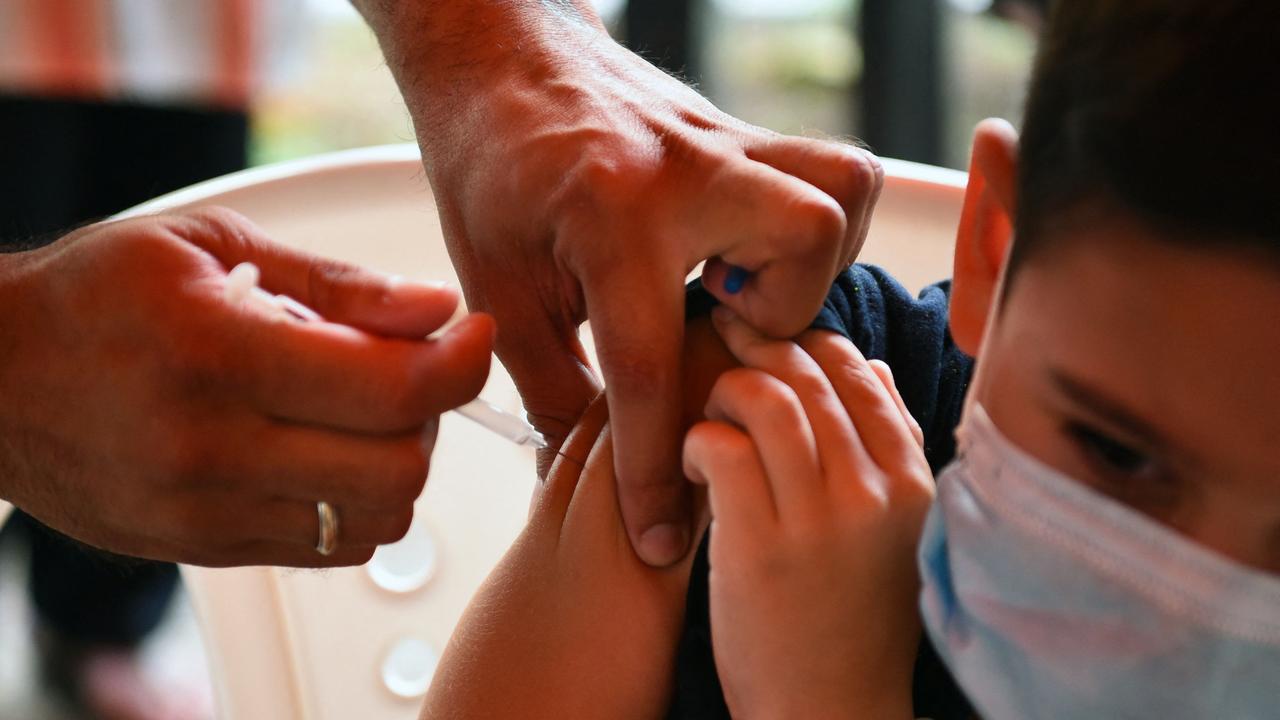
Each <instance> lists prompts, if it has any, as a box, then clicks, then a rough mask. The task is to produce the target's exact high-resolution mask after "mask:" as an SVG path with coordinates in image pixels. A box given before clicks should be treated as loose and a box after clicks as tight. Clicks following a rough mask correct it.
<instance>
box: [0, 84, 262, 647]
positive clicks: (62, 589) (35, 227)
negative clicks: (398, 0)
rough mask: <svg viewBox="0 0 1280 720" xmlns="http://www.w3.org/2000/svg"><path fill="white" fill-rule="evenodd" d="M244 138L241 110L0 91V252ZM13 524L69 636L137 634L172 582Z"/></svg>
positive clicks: (170, 181)
mask: <svg viewBox="0 0 1280 720" xmlns="http://www.w3.org/2000/svg"><path fill="white" fill-rule="evenodd" d="M247 141H248V119H247V115H246V114H245V113H244V112H236V111H222V110H218V111H208V110H201V109H185V108H170V107H154V106H146V105H135V104H127V103H95V102H82V101H63V100H48V99H36V98H23V97H12V96H0V252H12V251H16V250H22V249H28V248H32V247H37V246H39V245H42V244H45V243H48V242H52V241H53V240H55V239H57V238H58V237H59V236H60V235H62V234H63V233H64V232H65V231H67V230H69V229H71V228H74V227H75V226H78V225H81V224H84V223H86V222H91V221H95V220H100V219H102V218H104V217H106V216H108V215H111V214H114V213H116V212H119V211H121V210H125V209H127V208H129V207H131V206H133V205H137V204H138V203H140V202H143V201H145V200H148V199H150V198H152V197H155V196H156V195H161V194H164V193H166V192H170V191H172V190H177V189H179V188H182V187H185V186H187V185H190V184H192V183H195V182H199V181H201V180H205V179H208V178H211V177H216V176H218V175H223V174H225V173H228V172H232V171H235V170H239V169H241V168H243V167H244V166H245V164H246V152H247V150H246V149H247V144H248V143H247ZM125 280H127V278H126V279H125ZM3 311H4V308H0V312H3ZM104 311H110V308H104ZM85 371H86V372H92V371H93V369H92V368H85ZM3 401H4V399H3V398H0V402H3ZM14 535H21V536H23V537H24V539H25V540H26V542H27V544H28V545H29V546H30V548H31V578H30V583H31V585H30V590H31V595H32V600H33V602H34V604H35V607H36V611H37V614H38V615H39V617H40V620H41V623H42V625H43V626H44V627H45V628H46V629H48V630H52V631H54V632H55V633H57V634H58V635H60V636H61V637H62V638H64V639H65V640H68V641H73V642H77V643H107V644H113V645H133V644H136V643H138V642H140V641H141V640H142V638H143V637H145V636H146V634H147V633H148V632H150V631H151V630H152V629H154V627H155V626H156V625H157V624H158V623H159V622H160V620H161V618H162V617H163V614H164V611H165V608H166V606H167V605H168V602H169V599H170V597H171V596H172V595H173V592H174V588H175V587H176V584H177V580H178V573H177V568H176V567H175V566H173V565H171V564H168V563H155V562H145V561H138V560H126V559H122V558H118V557H115V556H111V555H108V554H106V553H101V552H98V551H95V550H91V549H89V548H86V547H85V546H83V545H80V544H79V543H76V542H75V541H73V540H70V539H68V538H66V537H64V536H62V535H60V534H59V533H57V532H56V531H54V530H50V529H49V528H46V527H45V526H43V525H41V524H40V523H39V522H38V521H36V520H34V519H32V518H31V517H30V516H27V515H25V514H23V513H21V512H17V511H15V513H14V516H13V518H12V520H11V521H10V522H9V524H8V525H7V526H6V532H5V533H4V536H6V537H12V536H14Z"/></svg>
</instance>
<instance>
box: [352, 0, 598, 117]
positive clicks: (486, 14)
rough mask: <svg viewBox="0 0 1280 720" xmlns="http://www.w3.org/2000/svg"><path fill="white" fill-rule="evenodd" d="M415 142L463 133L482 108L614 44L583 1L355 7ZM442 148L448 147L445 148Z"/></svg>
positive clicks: (372, 0)
mask: <svg viewBox="0 0 1280 720" xmlns="http://www.w3.org/2000/svg"><path fill="white" fill-rule="evenodd" d="M356 4H357V6H358V7H360V9H361V11H362V12H363V13H364V15H365V17H366V19H367V20H368V21H369V24H370V26H371V27H372V28H373V29H374V32H375V33H376V34H377V36H378V40H379V43H380V44H381V46H382V50H383V53H384V55H385V56H386V59H387V63H388V65H389V66H390V68H391V71H392V73H393V74H394V75H395V78H396V82H397V84H398V85H399V86H400V91H401V93H402V94H403V95H404V99H405V103H406V104H407V105H408V107H409V111H410V113H411V114H412V116H413V120H414V125H415V128H416V130H417V134H418V136H419V138H428V139H430V138H435V137H440V136H447V135H448V131H449V130H450V129H454V128H456V129H458V130H461V131H465V128H466V127H467V126H468V125H469V123H468V122H467V120H468V119H469V118H468V117H467V116H468V115H470V114H471V113H474V112H482V111H483V106H484V104H485V101H486V100H487V99H488V98H490V97H492V96H494V94H495V93H497V94H503V93H507V92H510V91H511V90H513V89H516V88H518V87H520V86H527V85H529V84H530V82H531V81H534V80H537V81H542V80H545V79H547V78H548V77H553V76H555V75H557V74H559V73H560V72H561V71H562V70H564V69H565V68H567V67H569V66H571V65H572V64H573V60H574V58H578V59H580V58H581V55H582V53H583V52H584V51H587V49H588V48H589V47H590V46H592V45H595V44H598V43H600V42H602V41H603V42H609V43H612V42H613V41H612V40H611V39H610V38H609V35H608V32H607V31H606V30H605V28H604V25H603V24H602V23H601V21H600V18H599V16H598V15H597V14H596V12H595V10H594V9H593V8H592V6H591V3H590V2H588V0H515V1H511V0H506V1H496V0H470V1H467V2H459V1H458V0H428V1H426V2H405V1H398V2H397V1H387V0H382V1H381V2H379V1H378V0H357V2H356ZM444 142H451V140H445V141H444Z"/></svg>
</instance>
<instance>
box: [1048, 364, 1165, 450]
mask: <svg viewBox="0 0 1280 720" xmlns="http://www.w3.org/2000/svg"><path fill="white" fill-rule="evenodd" d="M1049 377H1050V378H1052V379H1053V383H1054V384H1055V385H1056V386H1057V387H1058V390H1059V391H1060V392H1061V393H1062V394H1064V395H1066V396H1067V397H1069V398H1071V399H1072V400H1073V401H1075V402H1076V403H1078V404H1080V405H1083V406H1085V407H1086V408H1088V409H1089V410H1090V411H1092V412H1093V413H1095V414H1096V415H1098V416H1100V417H1102V418H1103V419H1105V420H1107V421H1109V422H1110V423H1112V424H1114V425H1116V426H1117V428H1118V429H1120V430H1122V431H1124V432H1126V433H1128V434H1130V435H1132V436H1133V438H1134V439H1135V440H1138V441H1140V442H1142V443H1144V444H1145V445H1147V447H1149V448H1150V449H1152V450H1164V449H1167V448H1168V447H1169V442H1168V440H1166V439H1165V436H1164V435H1163V434H1162V433H1161V432H1160V431H1159V430H1157V429H1156V428H1155V425H1154V424H1153V423H1150V422H1148V421H1146V420H1144V419H1142V418H1141V417H1140V416H1139V415H1138V413H1136V412H1134V411H1132V410H1130V409H1129V408H1127V407H1125V405H1124V403H1122V402H1120V401H1119V400H1116V399H1114V398H1111V397H1108V396H1107V394H1106V393H1105V392H1103V391H1101V390H1099V389H1097V388H1096V387H1092V386H1090V385H1089V384H1088V383H1087V382H1084V381H1082V380H1080V379H1078V378H1073V377H1071V376H1070V375H1069V374H1068V373H1066V372H1064V371H1063V370H1061V369H1058V368H1050V369H1049Z"/></svg>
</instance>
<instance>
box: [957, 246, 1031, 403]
mask: <svg viewBox="0 0 1280 720" xmlns="http://www.w3.org/2000/svg"><path fill="white" fill-rule="evenodd" d="M1017 241H1018V238H1017V237H1016V236H1015V237H1013V238H1012V239H1011V240H1010V242H1009V244H1008V245H1007V246H1006V247H1005V249H1004V257H1003V258H1002V259H1001V261H1000V274H999V276H997V277H996V286H995V289H994V290H993V291H992V292H993V295H992V297H994V298H995V301H994V302H992V303H991V307H989V308H987V323H986V325H985V326H984V327H983V329H982V342H981V343H979V345H978V355H977V357H975V358H974V363H975V364H974V371H973V378H972V379H970V381H969V390H968V392H967V393H965V396H964V407H963V408H962V409H961V411H960V428H964V426H965V425H966V424H967V423H968V420H969V416H970V414H971V413H972V412H973V410H972V408H973V406H974V405H976V404H978V389H979V388H981V387H983V385H984V383H985V382H986V376H987V373H988V372H989V371H988V370H987V368H986V367H985V365H984V364H983V362H982V358H983V357H984V356H988V355H989V354H990V353H989V351H990V349H991V344H992V342H993V341H992V339H991V338H992V336H994V335H995V333H994V332H993V331H994V330H995V326H996V321H997V319H998V318H999V317H1000V311H1001V309H1002V308H1003V307H1004V301H1005V286H1006V285H1007V284H1008V282H1009V254H1010V253H1012V252H1013V244H1014V243H1015V242H1017Z"/></svg>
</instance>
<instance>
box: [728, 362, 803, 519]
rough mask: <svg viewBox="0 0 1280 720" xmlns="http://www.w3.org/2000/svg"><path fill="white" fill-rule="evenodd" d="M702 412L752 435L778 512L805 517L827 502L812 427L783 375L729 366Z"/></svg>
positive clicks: (781, 515)
mask: <svg viewBox="0 0 1280 720" xmlns="http://www.w3.org/2000/svg"><path fill="white" fill-rule="evenodd" d="M706 417H707V419H708V420H720V421H724V422H729V423H733V424H734V425H737V426H738V427H741V428H743V429H744V430H746V432H747V434H748V435H750V436H751V441H752V442H753V443H754V444H755V447H756V450H757V451H758V452H759V454H760V460H761V462H762V463H763V466H764V471H765V475H766V476H767V478H768V481H769V486H770V488H771V489H772V491H773V497H774V499H775V500H776V501H777V508H778V515H779V516H780V517H783V518H785V517H787V516H788V515H791V514H793V513H794V514H798V515H800V516H801V517H807V516H809V515H811V514H812V513H813V512H814V511H815V510H818V509H820V508H822V507H823V506H824V505H825V501H824V499H823V494H822V492H821V491H822V490H823V489H824V485H823V483H822V467H821V465H820V464H819V462H818V448H817V442H816V441H815V440H814V437H813V430H812V428H811V427H810V426H809V420H808V418H806V417H805V414H804V408H803V407H802V406H801V405H800V400H799V398H797V397H796V394H795V392H794V391H792V389H791V388H790V387H788V386H787V385H786V384H785V383H783V382H782V381H781V380H779V379H777V378H775V377H774V376H772V375H770V374H768V373H766V372H764V371H761V370H755V369H752V368H736V369H733V370H729V371H728V372H726V373H724V374H723V375H721V376H720V379H718V380H716V384H715V385H714V386H713V387H712V388H711V396H710V397H709V398H708V399H707V407H706Z"/></svg>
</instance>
